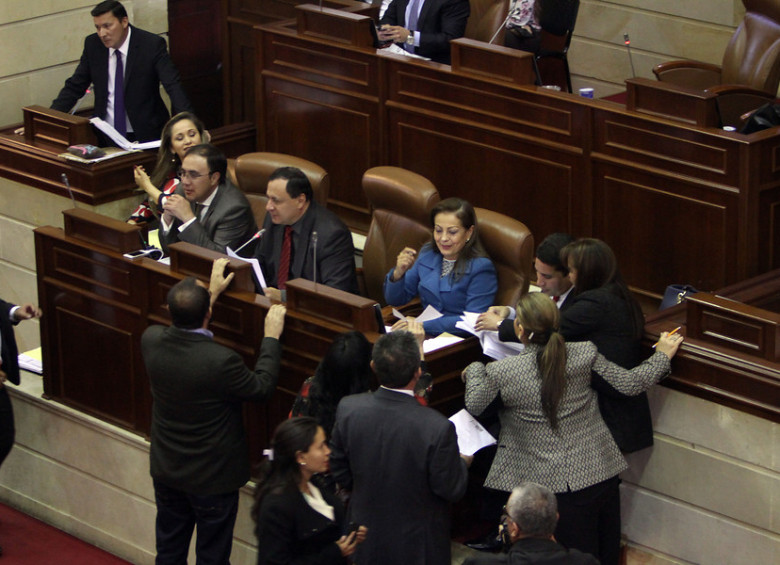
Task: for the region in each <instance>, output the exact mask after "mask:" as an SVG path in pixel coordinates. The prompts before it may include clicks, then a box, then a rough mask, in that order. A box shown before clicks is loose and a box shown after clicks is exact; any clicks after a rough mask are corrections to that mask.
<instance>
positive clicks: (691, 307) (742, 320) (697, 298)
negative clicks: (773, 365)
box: [685, 292, 780, 361]
mask: <svg viewBox="0 0 780 565" xmlns="http://www.w3.org/2000/svg"><path fill="white" fill-rule="evenodd" d="M685 302H686V308H687V321H688V325H687V328H686V337H688V338H692V339H700V340H702V341H706V342H709V343H712V344H714V345H719V346H723V347H727V348H730V349H735V350H739V351H742V352H744V353H748V354H750V355H756V356H758V357H761V358H763V359H767V360H768V361H778V359H780V314H777V313H775V312H770V311H768V310H762V309H761V308H756V307H755V306H750V305H748V304H742V303H739V302H735V301H734V300H729V299H727V298H722V297H720V296H716V295H714V294H708V293H705V292H699V293H696V294H695V295H692V296H689V297H688V298H687V299H686V301H685Z"/></svg>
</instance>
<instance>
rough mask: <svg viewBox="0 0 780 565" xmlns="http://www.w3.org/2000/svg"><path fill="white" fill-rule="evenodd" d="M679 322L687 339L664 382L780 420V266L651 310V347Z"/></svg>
mask: <svg viewBox="0 0 780 565" xmlns="http://www.w3.org/2000/svg"><path fill="white" fill-rule="evenodd" d="M677 326H683V329H682V330H681V331H682V333H683V335H685V342H684V343H683V345H682V348H681V350H680V352H679V353H678V354H677V356H676V357H675V358H674V361H673V373H672V375H671V376H670V377H669V378H667V379H666V380H665V381H662V384H664V385H666V386H668V387H670V388H674V389H677V390H681V391H683V392H687V393H689V394H693V395H695V396H699V397H701V398H705V399H707V400H711V401H713V402H717V403H720V404H724V405H726V406H730V407H732V408H737V409H738V410H743V411H745V412H750V413H752V414H755V415H757V416H761V417H763V418H767V419H769V420H772V421H774V422H780V270H775V271H772V272H769V273H765V274H764V275H761V276H759V277H756V278H753V279H750V280H746V281H743V282H741V283H738V284H735V285H732V286H730V287H727V288H724V289H721V290H719V291H718V292H717V294H694V295H692V296H691V298H689V299H688V300H686V301H685V302H684V303H683V304H680V305H679V306H675V307H673V308H670V309H668V310H665V311H663V312H659V313H658V314H655V315H653V316H649V317H648V319H647V325H646V326H645V344H646V346H647V348H648V352H649V348H650V346H651V345H652V344H653V343H655V342H656V341H657V340H658V336H659V335H660V333H661V332H663V331H671V330H672V329H674V328H676V327H677Z"/></svg>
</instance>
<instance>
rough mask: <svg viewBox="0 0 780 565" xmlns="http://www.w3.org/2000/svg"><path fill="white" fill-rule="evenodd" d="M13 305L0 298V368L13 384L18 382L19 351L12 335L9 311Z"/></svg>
mask: <svg viewBox="0 0 780 565" xmlns="http://www.w3.org/2000/svg"><path fill="white" fill-rule="evenodd" d="M13 307H14V305H13V304H10V303H8V302H5V301H4V300H0V332H2V334H0V336H1V337H2V347H3V349H2V352H0V355H1V356H2V358H3V363H2V366H0V368H2V370H3V371H4V372H5V374H6V376H7V377H8V380H9V381H11V382H12V383H14V384H15V385H18V384H19V360H18V355H19V351H17V349H16V336H15V335H14V325H16V324H14V323H13V322H11V319H10V313H11V309H12V308H13Z"/></svg>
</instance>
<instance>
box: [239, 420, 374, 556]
mask: <svg viewBox="0 0 780 565" xmlns="http://www.w3.org/2000/svg"><path fill="white" fill-rule="evenodd" d="M266 455H267V460H266V461H265V463H264V464H263V467H262V469H261V477H260V479H259V481H258V483H257V489H256V491H255V505H254V507H253V508H252V517H253V518H254V519H255V522H256V529H255V533H256V534H257V540H258V553H257V563H258V565H266V564H269V565H270V564H274V565H282V564H301V565H303V564H309V563H311V564H318V565H330V564H334V565H335V564H338V565H341V564H344V563H346V562H347V559H346V558H347V557H348V556H350V555H352V554H353V553H354V552H355V549H356V548H357V546H358V544H359V543H361V542H362V541H363V540H364V539H365V536H366V528H365V527H360V528H355V529H352V530H351V531H346V529H347V528H346V527H345V523H344V507H343V506H342V504H341V502H340V501H339V500H338V498H336V496H335V495H333V494H332V493H331V492H329V491H328V490H327V489H325V488H320V487H319V486H317V480H316V475H317V474H319V473H324V472H326V471H327V470H328V462H329V458H330V448H329V447H328V442H327V439H326V437H325V431H324V430H323V429H322V426H320V425H319V424H318V423H317V420H315V419H314V418H309V417H305V416H301V417H299V418H291V419H289V420H285V421H284V422H282V423H281V424H279V426H278V427H277V428H276V431H275V432H274V436H273V438H272V439H271V448H270V449H269V450H267V452H266Z"/></svg>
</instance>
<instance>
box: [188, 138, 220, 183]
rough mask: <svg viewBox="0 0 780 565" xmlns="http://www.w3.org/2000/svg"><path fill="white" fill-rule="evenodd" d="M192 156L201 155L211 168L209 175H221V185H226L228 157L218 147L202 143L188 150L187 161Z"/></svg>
mask: <svg viewBox="0 0 780 565" xmlns="http://www.w3.org/2000/svg"><path fill="white" fill-rule="evenodd" d="M190 155H200V156H201V157H203V158H204V159H206V163H207V164H208V166H209V173H219V184H225V182H226V179H227V177H226V174H227V157H225V154H224V153H222V151H220V150H219V149H217V147H216V146H214V145H212V144H211V143H201V144H200V145H195V146H194V147H190V148H189V149H188V150H187V154H186V155H185V156H184V157H185V159H186V158H187V157H189V156H190Z"/></svg>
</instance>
